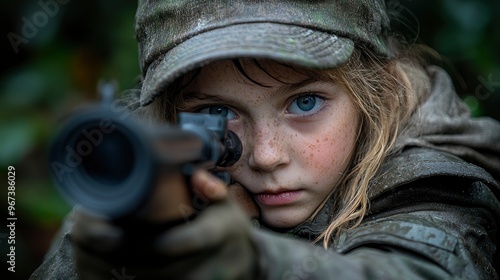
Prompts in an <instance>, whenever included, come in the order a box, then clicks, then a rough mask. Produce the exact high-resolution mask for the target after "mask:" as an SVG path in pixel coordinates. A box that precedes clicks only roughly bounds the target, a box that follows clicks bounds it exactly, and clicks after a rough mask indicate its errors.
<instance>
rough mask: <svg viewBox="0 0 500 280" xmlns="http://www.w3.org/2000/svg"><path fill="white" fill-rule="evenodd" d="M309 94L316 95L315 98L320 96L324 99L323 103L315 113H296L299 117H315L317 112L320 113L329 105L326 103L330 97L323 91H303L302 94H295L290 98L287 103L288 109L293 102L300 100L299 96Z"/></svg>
mask: <svg viewBox="0 0 500 280" xmlns="http://www.w3.org/2000/svg"><path fill="white" fill-rule="evenodd" d="M307 96H311V97H315V98H319V99H321V100H322V102H323V103H322V104H321V105H320V107H319V108H318V109H317V110H316V111H315V112H314V113H311V114H303V115H300V114H294V115H295V117H298V118H302V119H307V118H310V117H313V116H315V115H316V114H319V113H320V112H322V111H323V110H324V109H325V108H327V107H328V104H326V102H327V101H328V98H327V97H326V95H325V94H322V93H301V94H297V95H294V96H292V97H291V98H290V99H289V100H290V101H289V102H288V103H287V104H288V105H287V107H286V108H287V110H288V108H289V107H290V106H291V105H292V104H293V102H296V100H298V99H299V98H302V97H307Z"/></svg>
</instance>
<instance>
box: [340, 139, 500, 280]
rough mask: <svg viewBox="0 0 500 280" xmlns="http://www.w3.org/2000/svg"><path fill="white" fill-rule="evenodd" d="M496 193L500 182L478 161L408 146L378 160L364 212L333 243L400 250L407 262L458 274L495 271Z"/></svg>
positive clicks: (353, 248)
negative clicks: (379, 166) (354, 225)
mask: <svg viewBox="0 0 500 280" xmlns="http://www.w3.org/2000/svg"><path fill="white" fill-rule="evenodd" d="M498 193H499V185H498V182H496V181H495V180H494V179H493V177H492V176H490V175H489V174H488V173H487V172H486V171H484V170H483V169H482V168H480V167H478V166H476V165H473V164H469V163H467V162H465V161H463V160H461V159H459V158H457V157H455V156H452V155H449V154H447V153H444V152H439V151H435V150H430V149H421V148H416V149H409V150H407V151H405V152H404V153H402V154H401V155H400V156H398V157H395V158H393V159H391V160H390V161H388V162H387V164H386V165H384V167H383V169H382V173H381V175H380V176H379V177H378V178H377V179H376V180H375V181H374V182H373V185H372V189H371V190H370V193H369V195H370V211H369V214H368V215H367V216H366V217H365V219H364V221H363V222H362V224H361V225H360V226H359V227H357V228H355V229H353V230H350V231H347V232H345V233H344V234H342V235H341V238H339V240H338V241H337V242H336V246H337V249H338V251H339V252H341V253H344V254H352V252H362V251H364V250H366V249H367V248H370V250H373V249H374V248H377V250H382V251H385V252H388V253H387V254H386V255H387V256H390V255H391V252H397V254H396V253H395V254H396V255H398V256H400V255H404V256H405V257H406V258H407V262H406V264H407V265H408V266H409V267H410V266H412V265H415V263H419V262H422V260H424V259H425V260H427V262H428V263H433V264H435V265H436V264H437V265H438V266H439V267H441V268H443V269H444V270H445V271H446V272H447V273H448V274H449V275H453V276H456V277H458V278H462V277H463V278H467V277H472V278H475V277H486V278H487V279H496V277H498V276H497V274H496V273H495V268H494V264H495V263H496V262H498V258H499V257H500V254H499V252H497V250H496V247H497V246H498V243H497V242H498V240H499V238H500V233H499V231H498V228H499V227H500V203H499V201H498ZM402 265H404V264H402ZM496 269H497V270H498V269H499V268H496Z"/></svg>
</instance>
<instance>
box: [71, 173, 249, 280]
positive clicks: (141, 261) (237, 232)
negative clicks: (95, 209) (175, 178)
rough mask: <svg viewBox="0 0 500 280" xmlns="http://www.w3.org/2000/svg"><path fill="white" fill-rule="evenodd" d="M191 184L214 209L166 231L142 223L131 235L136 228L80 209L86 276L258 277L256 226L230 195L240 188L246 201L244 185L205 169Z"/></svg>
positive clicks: (77, 231) (78, 233)
mask: <svg viewBox="0 0 500 280" xmlns="http://www.w3.org/2000/svg"><path fill="white" fill-rule="evenodd" d="M164 183H165V184H167V183H166V182H164ZM191 185H192V188H193V193H194V194H195V195H198V196H200V197H201V198H202V199H204V200H205V201H208V203H209V204H208V207H206V209H204V210H203V211H201V212H200V213H199V214H198V215H197V216H196V218H194V219H193V220H190V221H188V222H186V223H181V224H178V225H176V226H174V227H170V228H166V229H162V230H160V231H158V230H156V229H155V230H152V231H147V230H146V229H145V228H144V229H142V228H141V227H142V226H139V230H137V228H136V231H135V232H133V233H132V234H131V233H130V232H131V230H130V228H131V227H128V228H124V227H121V226H119V225H117V224H115V223H113V221H110V220H106V219H105V218H104V217H97V216H94V215H89V214H87V213H84V212H79V213H78V214H77V219H76V222H75V228H74V232H73V237H74V240H75V242H76V244H77V246H76V252H77V262H78V265H77V266H78V273H79V276H80V278H81V279H112V278H115V279H117V278H116V277H118V276H119V275H122V276H123V275H124V274H125V275H126V276H129V277H130V278H128V279H132V278H131V277H132V276H137V278H138V279H139V278H140V279H180V278H181V279H186V278H187V279H210V278H214V277H215V278H218V279H255V278H254V274H253V273H254V272H255V266H256V261H255V260H256V253H255V248H254V246H253V244H252V241H251V238H250V231H251V225H250V222H249V219H248V217H247V216H246V215H245V213H244V212H243V211H241V209H239V208H238V206H236V205H235V203H234V202H231V201H230V199H229V196H230V193H232V194H233V196H234V194H236V192H235V191H229V190H230V189H231V188H233V187H235V189H234V190H237V191H239V193H238V195H239V196H235V197H239V198H240V199H241V198H244V197H245V196H244V193H243V192H241V191H242V190H244V189H243V188H242V187H241V186H232V187H231V188H229V190H228V188H227V187H226V186H225V185H224V184H223V183H222V182H221V181H220V180H218V179H217V178H215V177H214V176H212V175H210V174H209V173H208V172H206V171H203V170H200V171H196V172H195V174H194V175H193V176H192V181H191ZM238 188H241V189H238ZM233 192H234V193H233ZM244 199H246V198H244ZM246 203H247V204H246V205H252V204H249V203H248V202H246ZM250 208H251V207H250ZM250 208H249V209H250ZM253 210H255V209H253ZM152 228H155V227H152ZM117 275H118V276H117ZM122 279H127V278H124V277H122Z"/></svg>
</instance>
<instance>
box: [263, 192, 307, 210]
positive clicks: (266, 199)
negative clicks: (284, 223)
mask: <svg viewBox="0 0 500 280" xmlns="http://www.w3.org/2000/svg"><path fill="white" fill-rule="evenodd" d="M301 193H302V191H300V190H290V191H288V190H283V191H276V192H261V193H258V194H256V195H255V199H256V200H257V201H258V202H260V203H261V204H263V205H267V206H280V205H286V204H291V203H293V202H295V201H297V200H298V199H299V197H300V195H301Z"/></svg>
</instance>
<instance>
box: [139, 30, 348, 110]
mask: <svg viewBox="0 0 500 280" xmlns="http://www.w3.org/2000/svg"><path fill="white" fill-rule="evenodd" d="M353 49H354V43H353V42H352V40H350V39H347V38H343V37H338V36H336V35H334V34H330V33H326V32H321V31H314V30H311V29H308V28H304V27H299V26H294V25H286V24H278V23H245V24H238V25H231V26H227V27H223V28H218V29H213V30H210V31H207V32H204V33H201V34H198V35H196V36H193V37H192V38H190V39H187V40H186V41H184V42H182V43H180V44H179V45H177V46H175V47H174V48H172V49H171V50H169V51H168V52H167V53H166V54H165V55H162V56H160V57H158V59H157V60H156V61H154V62H153V63H151V65H150V66H149V68H148V71H147V73H146V76H145V77H144V81H143V86H142V92H141V98H140V102H141V105H142V106H146V105H148V104H149V103H151V102H153V100H154V98H155V97H157V96H158V95H160V94H162V93H164V91H165V89H166V87H167V86H168V85H169V84H170V83H172V82H173V81H174V80H175V79H177V78H179V77H180V76H182V75H184V74H186V73H187V72H189V71H191V70H193V69H195V68H198V67H201V66H204V65H207V64H209V63H210V62H213V61H217V60H223V59H234V58H245V57H252V58H266V59H272V60H276V61H280V62H285V63H291V64H294V65H298V66H303V67H311V68H317V69H328V68H334V67H337V66H339V65H341V64H343V63H344V62H346V61H347V60H348V59H349V57H350V56H351V54H352V51H353Z"/></svg>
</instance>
